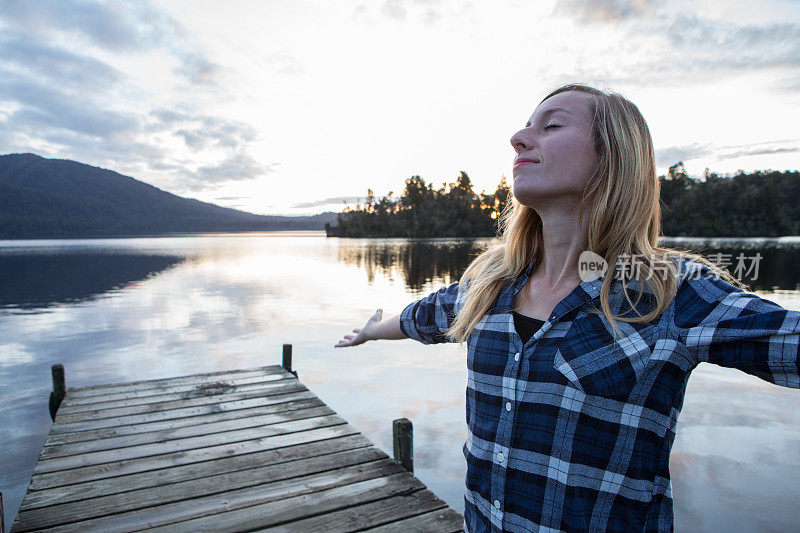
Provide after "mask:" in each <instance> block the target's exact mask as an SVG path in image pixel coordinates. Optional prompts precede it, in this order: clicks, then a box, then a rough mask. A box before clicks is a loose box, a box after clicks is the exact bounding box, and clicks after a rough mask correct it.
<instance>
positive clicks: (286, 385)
mask: <svg viewBox="0 0 800 533" xmlns="http://www.w3.org/2000/svg"><path fill="white" fill-rule="evenodd" d="M301 390H307V389H306V388H305V387H304V386H303V385H301V384H300V383H299V382H297V381H296V380H290V379H286V380H281V381H278V382H275V383H272V384H270V385H269V386H265V387H264V388H262V389H259V390H256V391H248V392H235V393H231V394H226V395H225V399H226V400H228V401H231V400H246V399H249V398H262V397H265V396H271V395H275V394H285V393H287V392H297V391H301ZM219 400H220V398H219V396H218V395H208V396H200V397H197V398H188V399H183V400H172V401H166V402H159V403H148V404H144V405H132V406H130V407H119V408H112V409H94V410H91V411H81V412H79V413H72V414H69V413H67V414H63V415H62V414H56V418H57V421H58V422H63V423H70V422H79V421H85V420H97V419H102V418H116V417H119V416H127V415H134V414H143V413H154V412H160V411H167V410H171V409H181V408H184V407H193V406H197V405H213V404H216V403H217V402H218V401H219Z"/></svg>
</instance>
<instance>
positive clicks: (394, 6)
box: [381, 0, 408, 20]
mask: <svg viewBox="0 0 800 533" xmlns="http://www.w3.org/2000/svg"><path fill="white" fill-rule="evenodd" d="M381 13H383V14H384V15H386V16H387V17H389V18H393V19H395V20H405V19H406V17H407V16H408V12H407V11H406V8H405V7H404V6H403V2H402V0H386V1H385V2H384V3H383V5H382V6H381Z"/></svg>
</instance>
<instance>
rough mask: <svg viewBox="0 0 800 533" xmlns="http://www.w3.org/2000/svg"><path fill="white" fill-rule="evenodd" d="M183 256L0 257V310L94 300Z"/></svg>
mask: <svg viewBox="0 0 800 533" xmlns="http://www.w3.org/2000/svg"><path fill="white" fill-rule="evenodd" d="M183 260H184V258H183V257H180V256H156V255H134V254H111V255H109V254H107V253H85V252H84V253H80V252H79V253H66V254H50V253H44V254H42V253H38V254H30V253H14V254H7V253H6V254H0V308H5V309H19V310H27V311H30V310H33V309H39V308H47V307H52V306H54V305H57V304H63V303H78V302H82V301H89V300H93V299H95V298H97V297H99V296H101V295H103V294H105V293H108V292H110V291H119V290H123V289H125V288H126V287H128V286H129V285H130V284H132V283H135V282H138V281H142V280H145V279H147V278H149V277H152V276H155V275H157V274H158V273H160V272H163V271H164V270H166V269H168V268H170V267H173V266H175V265H178V264H179V263H181V262H182V261H183Z"/></svg>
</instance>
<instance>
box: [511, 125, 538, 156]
mask: <svg viewBox="0 0 800 533" xmlns="http://www.w3.org/2000/svg"><path fill="white" fill-rule="evenodd" d="M529 130H530V128H523V129H521V130H519V131H518V132H517V133H515V134H514V135H512V136H511V146H512V147H513V148H514V151H515V152H517V153H520V152H524V151H526V150H530V148H531V145H532V144H533V140H532V139H531V134H530V131H529Z"/></svg>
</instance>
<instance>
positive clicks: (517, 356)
mask: <svg viewBox="0 0 800 533" xmlns="http://www.w3.org/2000/svg"><path fill="white" fill-rule="evenodd" d="M514 361H519V352H517V353H515V354H514Z"/></svg>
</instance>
